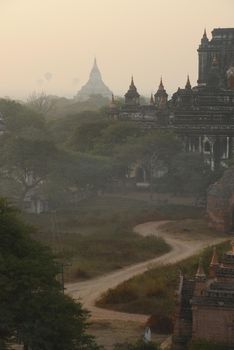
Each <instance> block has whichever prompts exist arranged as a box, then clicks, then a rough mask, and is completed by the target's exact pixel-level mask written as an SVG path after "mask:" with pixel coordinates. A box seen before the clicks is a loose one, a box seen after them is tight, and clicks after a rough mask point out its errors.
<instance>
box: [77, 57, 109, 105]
mask: <svg viewBox="0 0 234 350" xmlns="http://www.w3.org/2000/svg"><path fill="white" fill-rule="evenodd" d="M92 95H101V96H103V97H107V98H111V96H112V92H111V90H110V89H109V88H108V86H106V85H105V83H104V82H103V80H102V75H101V72H100V70H99V68H98V66H97V61H96V58H95V59H94V64H93V68H92V70H91V72H90V75H89V80H88V81H87V83H86V84H85V85H84V86H82V88H81V89H80V91H78V93H77V95H76V98H77V99H78V100H80V101H85V100H88V99H89V98H90V96H92Z"/></svg>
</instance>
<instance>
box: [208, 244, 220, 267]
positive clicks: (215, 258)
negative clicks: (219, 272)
mask: <svg viewBox="0 0 234 350" xmlns="http://www.w3.org/2000/svg"><path fill="white" fill-rule="evenodd" d="M218 264H219V261H218V256H217V252H216V247H214V248H213V255H212V258H211V262H210V266H215V265H218Z"/></svg>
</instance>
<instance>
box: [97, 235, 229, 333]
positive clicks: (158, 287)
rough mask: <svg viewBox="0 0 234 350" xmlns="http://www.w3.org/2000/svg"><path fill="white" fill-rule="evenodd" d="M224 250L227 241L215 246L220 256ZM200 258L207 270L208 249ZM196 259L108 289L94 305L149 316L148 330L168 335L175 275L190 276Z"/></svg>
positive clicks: (159, 268) (146, 274)
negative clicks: (149, 328)
mask: <svg viewBox="0 0 234 350" xmlns="http://www.w3.org/2000/svg"><path fill="white" fill-rule="evenodd" d="M228 247H229V243H228V242H226V243H222V244H220V245H218V247H217V252H218V253H219V254H220V255H221V254H222V253H223V252H224V251H226V250H227V249H228ZM201 255H202V258H203V263H204V268H205V270H206V271H207V270H208V266H209V262H210V259H211V255H212V247H209V248H207V249H205V250H204V251H203V253H202V254H201ZM198 259H199V257H198V256H194V257H192V258H189V259H186V260H184V261H182V262H180V263H177V264H175V265H168V266H162V267H157V268H156V269H152V270H149V271H147V272H146V273H144V274H142V275H140V276H136V277H134V278H132V279H130V280H129V281H126V282H124V283H122V284H120V285H119V286H118V287H117V288H115V289H110V290H108V291H107V292H106V293H105V294H103V295H102V297H101V298H100V299H99V300H98V302H97V305H98V306H100V307H105V308H109V309H114V310H118V311H123V312H130V313H142V314H150V315H152V316H151V317H150V319H149V325H150V327H151V328H152V330H155V331H157V332H162V333H167V332H168V333H170V332H171V330H172V327H173V314H174V310H175V301H176V299H175V291H176V289H177V286H178V282H179V273H180V271H182V273H183V274H184V275H186V276H194V274H195V272H196V269H197V264H198Z"/></svg>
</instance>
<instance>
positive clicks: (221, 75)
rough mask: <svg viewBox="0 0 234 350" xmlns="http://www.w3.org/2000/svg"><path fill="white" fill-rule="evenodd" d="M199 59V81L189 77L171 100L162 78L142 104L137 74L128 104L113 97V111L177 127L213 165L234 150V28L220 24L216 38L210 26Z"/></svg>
mask: <svg viewBox="0 0 234 350" xmlns="http://www.w3.org/2000/svg"><path fill="white" fill-rule="evenodd" d="M198 63H199V64H198V66H199V70H198V80H197V85H196V86H194V87H192V86H191V84H190V80H189V77H188V78H187V81H186V83H185V86H184V88H178V90H177V91H176V92H175V93H174V94H173V96H172V98H171V99H170V100H168V94H167V92H166V89H165V87H164V85H163V82H162V79H161V81H160V84H159V87H158V90H157V91H156V93H155V94H154V95H151V97H150V100H149V103H148V104H141V103H140V95H139V93H138V91H137V87H136V85H135V83H134V81H133V78H132V80H131V84H130V86H129V89H128V91H127V92H126V94H125V103H124V105H122V106H118V105H117V104H116V103H115V100H114V97H113V98H112V102H111V105H110V116H111V117H112V118H113V119H117V120H128V121H132V122H134V123H138V124H140V125H141V126H142V127H143V128H162V129H170V130H174V131H175V132H176V133H177V134H178V135H180V137H181V139H182V140H183V143H184V147H185V150H187V151H188V152H199V153H201V154H202V155H203V156H204V159H205V161H206V162H207V163H208V164H210V166H211V168H212V169H214V168H215V167H218V166H219V164H221V163H222V162H224V161H225V160H227V159H230V158H231V157H232V155H233V152H234V28H216V29H214V30H213V31H212V37H211V39H209V38H208V36H207V34H206V31H205V32H204V34H203V37H202V38H201V42H200V45H199V47H198Z"/></svg>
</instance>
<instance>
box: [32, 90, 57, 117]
mask: <svg viewBox="0 0 234 350" xmlns="http://www.w3.org/2000/svg"><path fill="white" fill-rule="evenodd" d="M55 104H56V98H55V97H52V96H49V95H47V94H46V93H45V92H44V91H42V92H39V93H37V92H35V91H34V92H33V93H32V94H31V95H30V96H29V97H28V99H27V105H28V106H29V108H31V109H32V110H34V111H35V112H38V113H40V114H43V115H46V114H48V113H49V112H52V111H53V109H54V107H55Z"/></svg>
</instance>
